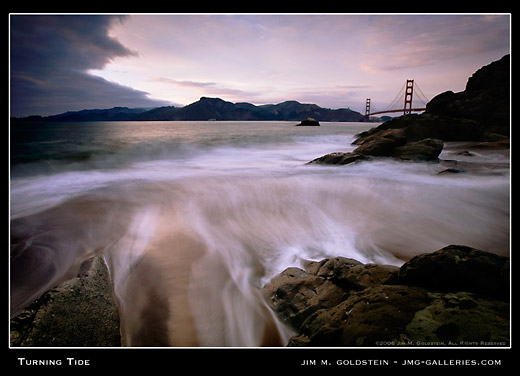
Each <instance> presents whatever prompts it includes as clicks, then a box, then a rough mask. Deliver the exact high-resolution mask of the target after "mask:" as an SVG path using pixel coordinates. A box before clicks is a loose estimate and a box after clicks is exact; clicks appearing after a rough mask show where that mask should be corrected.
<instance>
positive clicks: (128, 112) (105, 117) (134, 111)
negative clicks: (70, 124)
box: [44, 107, 150, 121]
mask: <svg viewBox="0 0 520 376" xmlns="http://www.w3.org/2000/svg"><path fill="white" fill-rule="evenodd" d="M149 110H150V108H128V107H114V108H110V109H104V110H81V111H69V112H65V113H63V114H59V115H52V116H47V117H46V118H44V120H48V121H125V120H134V119H135V117H136V116H137V115H139V114H142V113H143V112H146V111H149Z"/></svg>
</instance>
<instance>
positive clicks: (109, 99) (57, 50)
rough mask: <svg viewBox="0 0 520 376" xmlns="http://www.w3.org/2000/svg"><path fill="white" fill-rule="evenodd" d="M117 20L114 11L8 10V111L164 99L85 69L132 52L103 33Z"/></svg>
mask: <svg viewBox="0 0 520 376" xmlns="http://www.w3.org/2000/svg"><path fill="white" fill-rule="evenodd" d="M123 21H124V17H119V16H87V15H76V16H71V15H67V16H65V15H59V16H51V15H38V16H36V15H12V16H11V17H10V78H11V80H10V102H11V116H26V115H32V114H40V115H49V114H56V113H60V112H65V111H68V110H77V109H84V108H107V107H113V106H157V105H164V104H166V103H165V102H164V101H155V100H152V99H150V98H149V97H148V94H147V93H146V92H143V91H138V90H134V89H131V88H129V87H126V86H122V85H118V84H115V83H112V82H109V81H107V80H104V79H101V78H99V77H95V76H92V75H90V74H89V73H87V72H88V70H90V69H102V68H103V67H104V66H105V65H106V64H107V63H109V62H110V61H112V60H113V59H116V58H122V57H129V56H136V55H138V53H137V52H136V51H133V50H131V49H129V48H127V47H125V46H124V45H122V44H121V43H120V42H119V41H118V40H117V39H114V38H112V37H110V36H109V34H108V31H109V29H110V27H111V26H112V25H113V24H114V23H116V22H123Z"/></svg>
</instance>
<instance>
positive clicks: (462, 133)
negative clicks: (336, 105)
mask: <svg viewBox="0 0 520 376" xmlns="http://www.w3.org/2000/svg"><path fill="white" fill-rule="evenodd" d="M509 103H510V55H506V56H504V57H503V58H501V59H500V60H498V61H495V62H493V63H491V64H489V65H487V66H485V67H482V68H481V69H479V70H478V71H477V72H475V73H474V74H473V76H472V77H470V78H469V79H468V82H467V84H466V89H465V90H464V91H463V92H460V93H454V92H452V91H447V92H444V93H441V94H439V95H437V96H436V97H435V98H433V99H432V100H431V101H430V102H429V103H428V104H427V106H426V111H425V112H424V113H423V114H420V115H418V114H410V115H406V116H400V117H397V118H394V119H392V120H390V121H387V122H385V123H383V124H381V125H380V126H378V127H376V128H372V129H370V130H368V131H366V132H362V133H360V134H359V135H358V138H357V139H356V140H355V141H354V142H353V145H358V147H357V148H356V149H355V150H354V151H353V152H352V153H351V154H353V155H363V156H370V157H382V156H384V157H392V158H397V159H405V160H419V161H423V160H426V161H435V160H437V157H438V156H439V154H440V153H441V151H442V147H443V142H447V141H478V142H497V141H501V142H505V141H506V140H508V139H509V136H510V129H509V128H510V106H509ZM356 160H358V159H355V158H353V157H352V156H351V157H350V158H349V162H348V163H351V162H353V161H356ZM336 161H337V159H333V158H323V157H322V158H318V159H316V160H314V161H312V162H313V163H322V164H336V163H335V162H336Z"/></svg>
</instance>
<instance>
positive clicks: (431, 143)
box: [389, 138, 444, 161]
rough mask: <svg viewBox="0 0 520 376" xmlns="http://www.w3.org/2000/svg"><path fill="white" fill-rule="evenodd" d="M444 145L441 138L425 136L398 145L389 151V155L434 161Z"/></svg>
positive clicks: (406, 158)
mask: <svg viewBox="0 0 520 376" xmlns="http://www.w3.org/2000/svg"><path fill="white" fill-rule="evenodd" d="M443 146H444V143H443V142H442V141H441V140H438V139H435V138H425V139H423V140H420V141H416V142H409V143H406V144H405V145H403V146H398V147H396V148H395V149H394V150H392V151H391V152H390V153H389V156H390V157H393V158H398V159H404V160H413V161H432V160H436V159H437V157H438V156H439V154H440V153H441V151H442V148H443Z"/></svg>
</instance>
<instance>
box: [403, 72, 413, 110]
mask: <svg viewBox="0 0 520 376" xmlns="http://www.w3.org/2000/svg"><path fill="white" fill-rule="evenodd" d="M412 98H413V80H406V87H405V92H404V113H403V114H404V115H407V114H411V113H412Z"/></svg>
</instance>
